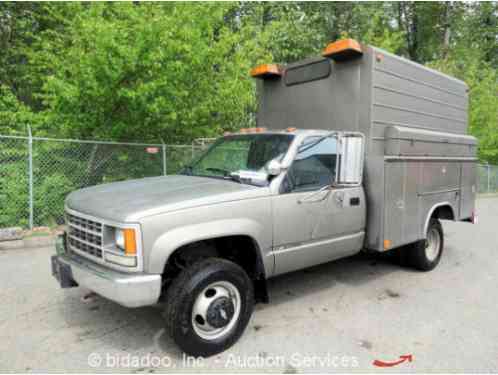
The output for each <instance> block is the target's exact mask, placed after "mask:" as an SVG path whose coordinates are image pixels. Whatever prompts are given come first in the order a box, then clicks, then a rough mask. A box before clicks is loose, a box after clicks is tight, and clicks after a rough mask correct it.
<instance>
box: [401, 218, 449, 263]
mask: <svg viewBox="0 0 498 375" xmlns="http://www.w3.org/2000/svg"><path fill="white" fill-rule="evenodd" d="M443 247H444V237H443V227H442V226H441V223H440V222H439V220H438V219H434V218H432V219H431V220H430V222H429V227H428V228H427V234H426V239H425V240H422V241H419V242H417V243H415V244H413V245H412V247H411V248H409V249H406V250H405V251H407V256H408V261H409V264H410V265H411V266H412V267H414V268H417V269H419V270H421V271H430V270H432V269H434V268H436V266H437V265H438V263H439V261H440V260H441V256H442V254H443Z"/></svg>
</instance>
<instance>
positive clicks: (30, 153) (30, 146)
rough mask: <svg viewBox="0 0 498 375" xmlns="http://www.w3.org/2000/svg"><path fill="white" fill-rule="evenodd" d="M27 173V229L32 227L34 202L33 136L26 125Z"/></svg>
mask: <svg viewBox="0 0 498 375" xmlns="http://www.w3.org/2000/svg"><path fill="white" fill-rule="evenodd" d="M28 173H29V182H28V183H29V229H31V230H32V229H33V227H34V204H33V203H34V202H33V136H32V134H31V127H30V126H29V125H28Z"/></svg>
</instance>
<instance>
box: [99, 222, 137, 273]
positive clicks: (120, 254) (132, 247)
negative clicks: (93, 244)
mask: <svg viewBox="0 0 498 375" xmlns="http://www.w3.org/2000/svg"><path fill="white" fill-rule="evenodd" d="M113 245H114V246H112V247H111V248H108V249H104V259H105V260H106V261H107V262H110V263H114V264H118V265H120V266H124V267H136V266H137V263H138V259H137V246H138V245H137V236H136V232H135V229H131V228H126V229H120V228H114V244H113Z"/></svg>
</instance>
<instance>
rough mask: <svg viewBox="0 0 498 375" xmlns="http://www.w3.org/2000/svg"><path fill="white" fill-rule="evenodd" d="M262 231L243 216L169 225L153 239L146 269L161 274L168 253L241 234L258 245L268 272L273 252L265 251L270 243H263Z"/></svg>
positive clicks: (262, 228)
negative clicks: (206, 241)
mask: <svg viewBox="0 0 498 375" xmlns="http://www.w3.org/2000/svg"><path fill="white" fill-rule="evenodd" d="M265 233H267V230H265V228H264V227H263V226H262V225H261V224H260V223H258V222H256V221H254V220H250V219H244V218H240V219H225V220H217V221H210V222H207V223H199V224H193V225H186V226H182V227H179V228H175V229H172V230H170V231H168V232H166V233H164V234H162V235H161V236H159V237H158V238H157V240H156V241H155V242H154V244H153V246H152V249H151V252H150V256H149V272H150V273H156V274H161V273H162V272H163V270H164V266H165V265H166V263H167V261H168V259H169V257H170V256H171V254H173V252H174V251H175V250H177V249H178V248H180V247H182V246H184V245H188V244H190V243H193V242H197V241H202V240H208V239H212V238H219V237H226V236H239V235H245V236H249V237H251V238H252V239H253V240H254V241H255V242H256V244H257V245H258V246H257V249H258V251H260V252H261V254H259V255H260V258H261V260H262V261H263V266H264V269H265V274H266V275H271V274H272V273H273V267H274V259H273V255H268V254H269V252H268V249H269V248H270V247H271V243H266V242H268V241H267V240H265ZM270 241H271V240H270Z"/></svg>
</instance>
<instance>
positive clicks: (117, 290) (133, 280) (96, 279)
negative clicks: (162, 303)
mask: <svg viewBox="0 0 498 375" xmlns="http://www.w3.org/2000/svg"><path fill="white" fill-rule="evenodd" d="M59 244H60V243H59ZM59 244H58V245H59ZM59 246H60V245H59ZM59 246H58V247H59ZM52 274H53V275H54V277H55V278H56V279H57V280H58V281H59V282H60V284H61V286H62V287H71V286H75V284H77V285H79V286H82V287H85V288H87V289H90V290H91V291H93V292H95V293H97V294H99V295H101V296H102V297H105V298H107V299H110V300H111V301H114V302H117V303H119V304H120V305H123V306H126V307H140V306H149V305H153V304H155V303H157V302H158V300H159V296H160V294H161V275H151V274H144V273H140V274H126V273H122V272H118V271H114V270H111V269H109V268H105V267H103V266H101V265H98V264H95V263H92V262H90V261H88V260H85V259H83V258H81V257H77V256H74V255H71V254H67V253H62V252H61V251H60V248H59V249H58V255H56V256H54V257H52ZM71 281H73V283H71Z"/></svg>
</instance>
